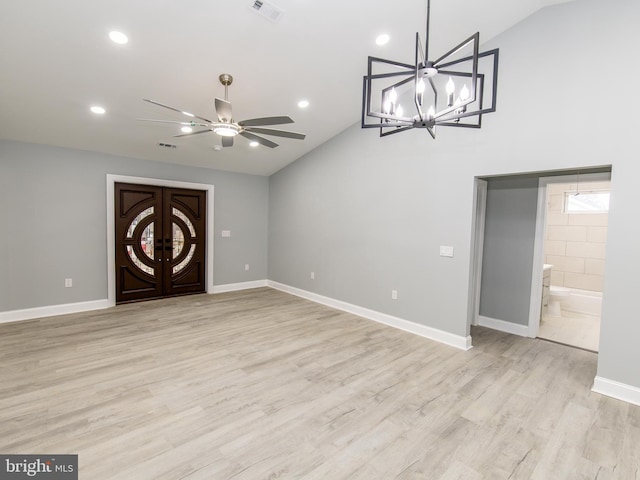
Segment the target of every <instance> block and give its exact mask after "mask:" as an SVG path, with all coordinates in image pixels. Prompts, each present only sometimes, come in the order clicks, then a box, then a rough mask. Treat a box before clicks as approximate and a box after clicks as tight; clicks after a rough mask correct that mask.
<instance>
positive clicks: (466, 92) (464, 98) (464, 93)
mask: <svg viewBox="0 0 640 480" xmlns="http://www.w3.org/2000/svg"><path fill="white" fill-rule="evenodd" d="M460 100H462V101H463V102H466V101H467V100H469V89H468V88H467V85H463V86H462V90H460Z"/></svg>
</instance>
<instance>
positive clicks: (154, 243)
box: [115, 183, 207, 303]
mask: <svg viewBox="0 0 640 480" xmlns="http://www.w3.org/2000/svg"><path fill="white" fill-rule="evenodd" d="M206 199H207V198H206V192H205V191H200V190H187V189H179V188H167V187H155V186H146V185H135V184H128V183H116V184H115V203H116V204H115V213H116V218H115V227H116V228H115V230H116V242H115V244H116V302H117V303H123V302H130V301H134V300H146V299H151V298H159V297H165V296H174V295H183V294H187V293H198V292H204V291H205V285H206V284H205V270H206V268H205V248H206V239H205V232H206Z"/></svg>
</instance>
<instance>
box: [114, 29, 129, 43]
mask: <svg viewBox="0 0 640 480" xmlns="http://www.w3.org/2000/svg"><path fill="white" fill-rule="evenodd" d="M109 38H110V39H111V41H112V42H115V43H117V44H119V45H124V44H125V43H127V42H128V41H129V39H128V38H127V36H126V35H125V34H124V33H122V32H117V31H115V30H114V31H113V32H109Z"/></svg>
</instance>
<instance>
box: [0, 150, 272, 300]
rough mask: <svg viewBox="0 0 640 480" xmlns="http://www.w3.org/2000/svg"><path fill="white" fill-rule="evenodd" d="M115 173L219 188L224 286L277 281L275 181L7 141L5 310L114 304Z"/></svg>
mask: <svg viewBox="0 0 640 480" xmlns="http://www.w3.org/2000/svg"><path fill="white" fill-rule="evenodd" d="M107 174H115V175H125V176H134V177H144V178H155V179H163V180H174V181H184V182H193V183H201V184H202V183H204V184H211V185H214V186H215V192H214V197H215V198H214V209H215V211H214V232H215V234H216V238H215V239H214V284H215V285H223V284H230V283H240V282H249V281H254V280H264V279H266V278H267V231H268V226H267V223H268V188H269V185H268V179H267V177H262V176H255V175H245V174H236V173H229V172H221V171H216V170H209V169H203V168H194V167H185V166H178V165H173V164H167V163H160V162H150V161H145V160H138V159H133V158H126V157H117V156H113V155H106V154H100V153H94V152H87V151H82V150H72V149H66V148H58V147H50V146H43V145H34V144H27V143H20V142H13V141H6V140H0V219H1V220H2V230H1V234H0V265H2V268H1V270H0V312H7V311H13V310H22V309H28V308H35V307H48V306H54V305H64V304H69V303H79V302H86V301H92V300H103V299H106V298H107V243H106V239H107V213H106V212H107V209H106V208H107V207H106V201H107V195H106V175H107ZM222 229H224V230H231V232H232V236H231V237H230V238H221V237H220V231H221V230H222ZM247 263H248V264H250V266H251V268H250V270H249V271H248V272H247V271H245V269H244V265H245V264H247ZM65 278H72V279H73V287H72V288H65V286H64V279H65Z"/></svg>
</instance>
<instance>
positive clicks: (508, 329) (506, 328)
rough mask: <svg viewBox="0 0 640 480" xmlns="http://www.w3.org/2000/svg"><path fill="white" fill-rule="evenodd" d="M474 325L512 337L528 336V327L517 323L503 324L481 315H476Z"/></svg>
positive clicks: (503, 322) (495, 319)
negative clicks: (510, 334)
mask: <svg viewBox="0 0 640 480" xmlns="http://www.w3.org/2000/svg"><path fill="white" fill-rule="evenodd" d="M476 324H477V325H480V326H481V327H487V328H492V329H493V330H500V331H501V332H505V333H512V334H513V335H519V336H521V337H528V336H529V326H528V325H518V324H517V323H511V322H505V321H504V320H498V319H497V318H490V317H483V316H482V315H478V321H477V323H476Z"/></svg>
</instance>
